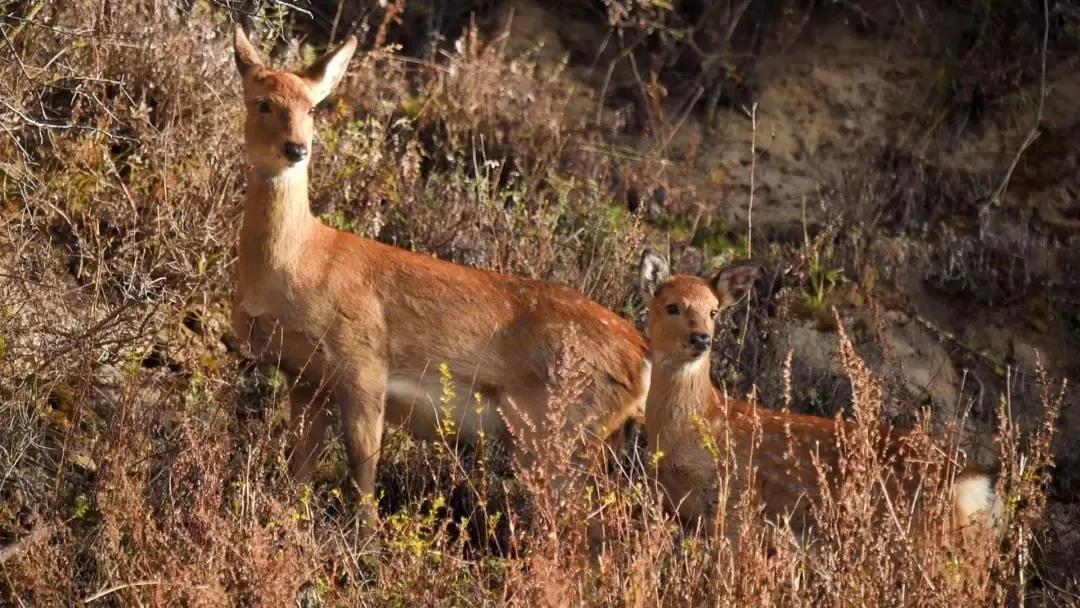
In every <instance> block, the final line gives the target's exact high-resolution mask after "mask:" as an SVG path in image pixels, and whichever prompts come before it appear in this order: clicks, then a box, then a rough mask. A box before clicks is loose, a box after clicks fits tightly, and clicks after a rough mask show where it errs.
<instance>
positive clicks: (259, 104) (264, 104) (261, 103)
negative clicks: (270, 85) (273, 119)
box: [255, 99, 270, 114]
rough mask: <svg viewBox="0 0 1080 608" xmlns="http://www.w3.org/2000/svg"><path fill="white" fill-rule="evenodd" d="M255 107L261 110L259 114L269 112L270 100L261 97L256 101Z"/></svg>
mask: <svg viewBox="0 0 1080 608" xmlns="http://www.w3.org/2000/svg"><path fill="white" fill-rule="evenodd" d="M255 109H256V110H258V111H259V114H269V113H270V102H269V101H266V100H265V99H260V100H258V101H256V102H255Z"/></svg>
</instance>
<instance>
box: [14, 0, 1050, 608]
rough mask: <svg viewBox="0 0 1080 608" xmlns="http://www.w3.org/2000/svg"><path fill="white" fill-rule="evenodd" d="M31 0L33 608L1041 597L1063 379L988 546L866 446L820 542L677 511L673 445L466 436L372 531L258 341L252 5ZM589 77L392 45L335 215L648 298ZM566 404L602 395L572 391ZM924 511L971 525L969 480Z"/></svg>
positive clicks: (24, 149) (412, 448) (481, 261)
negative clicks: (664, 475)
mask: <svg viewBox="0 0 1080 608" xmlns="http://www.w3.org/2000/svg"><path fill="white" fill-rule="evenodd" d="M0 7H2V8H3V9H4V13H5V15H4V17H3V20H2V21H0V28H2V29H3V32H4V35H5V41H4V44H5V45H6V46H7V47H8V51H10V52H12V53H13V56H12V59H13V60H12V61H4V62H0V83H2V84H0V101H2V103H3V107H2V108H0V126H2V131H0V188H2V191H3V207H2V209H0V232H2V234H3V238H0V303H2V309H0V424H2V425H3V427H2V432H0V541H2V543H0V544H2V545H3V548H0V596H2V597H3V598H4V603H6V604H8V605H13V606H22V605H25V606H57V605H73V604H76V603H80V602H86V603H91V604H98V605H163V606H164V605H170V606H171V605H213V606H217V605H264V606H282V605H293V604H296V605H302V606H319V605H375V606H382V605H447V604H453V605H504V604H505V605H529V606H533V605H552V606H562V605H568V604H602V605H608V604H613V605H630V606H639V605H640V606H644V605H670V606H685V605H704V604H713V605H729V604H735V603H739V604H741V603H746V602H755V603H758V604H776V605H806V606H810V605H815V606H816V605H897V604H910V605H942V606H944V605H950V606H955V605H987V604H998V605H1009V604H1014V603H1018V602H1021V601H1022V600H1023V598H1024V597H1025V593H1026V592H1027V590H1028V585H1029V577H1030V576H1031V572H1032V570H1031V559H1032V558H1031V555H1032V552H1031V548H1032V543H1033V542H1034V539H1035V538H1036V536H1035V535H1036V532H1037V529H1038V525H1039V520H1040V515H1041V511H1042V508H1043V505H1044V501H1045V496H1046V494H1045V489H1046V483H1047V480H1048V474H1049V469H1050V456H1049V444H1050V441H1051V438H1052V435H1053V428H1054V427H1053V421H1054V416H1055V415H1056V412H1057V408H1058V407H1059V405H1060V402H1061V397H1060V394H1059V392H1058V391H1057V389H1055V388H1054V387H1053V385H1052V383H1050V382H1049V381H1048V380H1046V379H1045V378H1044V387H1045V393H1044V395H1043V399H1042V401H1043V406H1044V411H1045V414H1044V415H1045V423H1044V424H1043V425H1042V426H1040V427H1039V428H1038V429H1037V430H1036V431H1035V432H1034V433H1033V434H1032V435H1031V436H1030V437H1028V436H1022V435H1021V433H1020V431H1019V430H1018V429H1017V428H1016V427H1015V426H1013V425H1012V423H1011V422H1010V420H1011V418H1010V416H1009V415H1008V414H1009V411H1008V404H1009V402H1008V397H1009V396H1008V395H1006V396H1005V398H1004V399H1003V401H1002V412H1001V415H1000V420H1001V429H1000V432H999V436H1000V437H1001V442H1000V452H1001V454H1000V460H1001V463H1002V473H1001V476H1000V480H1001V481H1000V482H999V489H1000V491H1001V492H1002V495H1003V496H1006V497H1007V498H1008V514H1009V520H1008V521H1009V525H1008V529H1007V531H1006V532H1005V535H1004V538H1002V539H1001V540H1000V542H998V543H987V544H985V545H983V546H980V547H978V548H977V549H976V551H975V554H974V555H966V554H961V553H959V552H958V551H957V549H956V548H955V547H953V546H951V545H950V544H949V543H947V542H944V541H943V540H942V539H941V537H940V535H936V532H935V530H936V529H935V528H934V527H932V526H930V527H928V526H921V527H920V526H917V525H916V524H915V523H914V520H913V519H912V518H911V517H909V516H907V515H905V512H903V511H902V510H900V511H893V512H888V513H886V514H883V513H882V511H881V510H880V509H878V508H876V507H875V508H871V505H876V504H877V503H876V502H875V501H876V500H878V499H879V498H874V497H875V489H874V486H873V483H872V479H873V476H872V475H871V473H872V469H867V468H865V467H870V466H871V463H867V462H862V461H860V458H862V456H860V454H863V453H864V452H865V450H863V451H860V449H859V446H860V444H859V442H860V441H862V440H863V439H862V438H860V437H858V436H855V437H848V438H845V439H844V441H850V442H851V448H850V453H851V454H852V456H851V458H852V470H853V471H858V470H860V469H859V467H860V466H862V467H864V468H863V469H861V470H862V471H863V473H862V474H852V475H851V485H850V486H845V488H844V490H843V491H844V493H843V494H842V495H841V496H837V497H833V498H832V499H830V500H826V501H824V502H823V503H822V504H821V505H819V507H818V509H817V511H816V514H817V520H818V522H820V523H819V527H818V529H817V533H816V534H815V535H814V536H813V537H812V538H810V539H801V538H795V537H794V536H793V535H792V534H791V533H790V532H788V531H785V530H784V529H783V527H782V526H781V527H779V528H778V527H775V526H773V525H770V524H768V523H766V522H764V521H763V520H762V519H761V518H760V517H759V516H758V515H757V514H756V512H755V511H754V510H753V508H752V507H753V502H752V500H750V498H751V497H745V499H744V497H734V499H733V500H732V501H730V505H731V506H730V508H731V509H732V510H733V511H732V514H731V515H734V516H735V517H736V519H737V520H738V521H739V522H740V525H739V526H738V528H737V532H735V533H733V534H730V535H727V536H720V537H715V538H709V537H705V536H703V535H700V534H698V533H697V532H696V531H693V530H689V531H687V530H683V529H682V528H681V527H680V526H679V525H678V523H677V522H675V521H673V520H671V518H670V517H669V516H668V515H667V514H665V513H664V511H663V509H662V508H661V507H660V505H661V504H662V502H663V501H662V500H661V499H662V494H661V492H662V490H661V489H660V488H658V487H656V486H655V484H654V483H652V482H651V481H650V476H649V474H648V471H649V468H650V462H649V458H648V456H647V455H646V454H645V453H644V452H642V451H641V449H640V446H636V445H635V444H633V443H630V444H628V445H626V446H623V447H622V448H620V449H616V450H615V451H613V452H611V453H609V454H608V456H609V458H608V459H607V466H606V467H604V468H602V469H601V470H593V471H588V473H589V474H588V475H587V476H586V477H585V479H587V480H588V481H587V482H585V483H580V484H574V485H571V486H570V489H569V490H559V491H557V490H556V489H555V488H556V487H561V486H558V485H557V484H552V483H550V481H551V480H550V478H546V477H545V476H542V475H536V474H533V473H534V472H533V471H521V470H515V469H514V466H513V465H512V464H511V463H510V462H509V459H508V458H507V457H506V455H505V453H504V449H503V447H502V446H499V445H496V444H494V443H492V442H481V443H480V444H478V445H475V446H468V447H461V446H458V445H457V444H456V442H455V441H454V440H453V437H452V429H451V430H448V431H447V434H446V435H445V436H444V438H443V440H442V441H436V442H431V443H428V444H421V443H418V442H416V441H414V440H412V439H410V438H408V437H405V436H401V435H399V434H396V433H391V434H390V436H389V439H388V442H387V445H386V447H385V448H384V451H385V453H384V457H383V462H384V465H383V466H382V467H381V470H380V476H379V488H380V491H381V498H380V508H381V511H382V513H383V522H382V525H381V528H380V529H379V530H378V532H377V536H378V539H377V540H378V542H372V541H373V539H372V538H370V537H369V536H368V534H367V533H366V532H363V531H361V529H360V526H359V523H358V522H357V520H356V515H357V511H356V509H355V508H354V505H353V504H352V501H353V498H354V496H353V495H352V494H351V492H350V490H349V489H348V484H347V481H346V479H347V475H346V473H345V467H344V464H343V458H342V456H341V454H340V450H337V449H334V450H331V451H330V453H329V454H328V455H327V456H326V457H325V458H324V460H323V462H321V463H320V467H319V469H318V474H317V476H316V480H315V481H314V482H313V483H312V484H310V485H306V486H301V487H298V486H296V485H295V484H293V483H291V482H290V481H289V480H288V479H287V476H286V474H285V470H286V467H285V464H284V461H285V454H286V453H287V447H288V446H287V445H285V438H286V436H287V433H286V425H287V423H286V421H285V420H284V419H283V412H284V410H285V409H287V408H284V407H282V406H281V404H280V401H282V400H283V399H284V395H285V394H286V391H285V388H286V385H285V383H286V382H287V381H288V380H287V379H285V378H282V377H281V376H280V375H278V374H277V373H276V372H274V371H273V370H270V369H267V368H265V367H262V366H259V365H258V364H256V363H255V362H253V361H251V360H247V359H245V358H244V356H243V355H242V354H240V353H239V351H238V350H237V349H235V348H234V344H233V341H232V340H231V338H230V336H229V335H228V329H227V328H228V313H227V310H228V306H227V302H228V298H229V295H230V285H231V281H232V269H231V264H232V261H233V259H234V253H233V250H232V247H233V240H234V235H235V233H236V229H237V226H238V217H239V210H240V205H239V200H240V198H241V191H242V188H243V179H242V170H243V160H242V153H241V152H242V151H241V146H240V137H239V134H240V107H241V106H240V103H239V93H238V90H237V89H238V87H237V84H236V78H235V75H234V68H233V64H232V57H231V50H230V48H229V46H228V44H227V42H226V40H227V38H226V36H224V35H223V33H224V32H226V31H228V28H227V25H226V20H227V15H226V14H225V13H224V12H222V11H220V10H219V9H218V8H216V7H215V6H213V5H212V4H209V3H198V2H196V3H190V4H173V3H167V2H154V1H149V0H148V1H146V2H130V3H115V2H97V1H93V0H74V1H72V2H67V3H48V2H40V1H36V2H35V1H29V2H2V1H0ZM263 16H264V17H265V16H266V15H263ZM267 46H269V45H267ZM577 94H578V93H577V92H575V91H572V90H570V89H569V88H567V87H565V86H564V85H562V84H560V83H559V81H558V80H554V79H551V78H548V77H541V76H540V75H539V74H538V72H537V70H536V67H535V66H533V65H530V63H529V62H528V61H527V60H522V59H519V58H507V57H504V56H503V55H502V54H501V53H500V50H499V47H498V45H487V44H485V43H484V42H483V41H482V40H481V39H480V37H479V36H478V35H477V33H476V31H475V30H471V31H469V32H467V33H466V34H465V36H464V37H463V38H462V39H461V41H460V42H459V43H458V44H457V45H456V47H455V51H453V52H451V53H448V55H447V56H446V57H445V58H443V60H441V61H439V62H437V63H428V62H424V63H415V62H412V61H406V60H404V59H402V58H400V57H398V56H396V55H395V54H394V53H393V48H392V47H382V48H374V49H373V50H371V51H370V52H369V53H367V54H366V55H365V56H364V57H362V58H361V59H359V60H358V61H356V62H354V64H353V66H352V68H351V70H350V75H349V76H348V78H347V81H346V83H345V86H344V89H343V91H342V92H341V94H340V95H338V96H337V97H335V98H334V99H333V100H331V101H330V102H328V103H327V104H325V107H322V108H320V110H319V115H318V118H317V123H318V125H319V129H320V132H319V134H318V135H317V137H316V147H317V150H316V153H315V156H316V159H315V161H314V169H313V204H314V206H315V210H316V211H317V212H318V213H319V214H321V215H322V216H323V217H324V219H325V220H326V221H328V222H330V223H333V224H335V225H338V226H339V227H342V228H345V229H350V230H354V231H356V232H360V233H364V234H366V235H368V236H372V237H377V238H380V239H381V240H384V241H388V242H391V243H394V244H396V245H398V246H401V247H406V248H413V249H417V250H421V251H427V252H432V253H435V254H438V255H440V256H441V257H445V258H448V259H453V260H456V261H460V262H465V263H469V264H474V265H478V266H483V267H488V268H494V269H498V270H503V271H508V272H517V273H521V274H525V275H529V276H534V277H542V278H553V279H557V280H560V281H562V282H565V283H568V284H571V285H574V286H576V287H578V288H579V289H582V290H583V291H585V292H586V293H588V294H589V295H590V296H592V297H594V298H596V299H598V300H599V301H601V302H602V303H604V304H606V305H609V306H612V307H614V308H616V309H620V310H623V309H628V308H633V300H632V296H631V293H632V290H631V287H630V286H631V284H632V280H631V275H632V274H633V267H634V262H635V261H636V260H637V256H638V253H639V251H640V248H641V245H642V243H643V242H644V240H645V239H646V236H647V227H646V226H645V224H644V222H643V217H642V213H643V212H642V211H638V212H630V211H628V210H627V208H626V207H625V206H624V205H622V204H620V203H619V202H618V201H615V200H613V195H612V194H611V192H612V191H613V190H614V189H615V188H614V186H613V182H614V181H615V174H616V172H617V170H618V169H620V167H618V163H619V161H618V159H616V158H614V157H613V156H612V155H610V154H607V153H605V152H603V150H606V149H607V148H606V147H604V146H584V145H582V142H584V141H587V140H588V138H589V137H590V136H591V135H590V131H589V130H588V129H585V128H584V126H583V125H582V124H580V123H578V122H574V120H572V119H570V118H568V114H567V112H566V107H567V105H568V104H572V103H573V102H574V99H575V97H574V96H575V95H577ZM598 150H600V151H598ZM622 169H625V168H622ZM670 203H671V205H673V208H679V206H680V205H681V204H684V202H680V201H670ZM843 363H844V368H845V370H846V373H847V374H848V375H849V377H850V381H851V382H852V384H853V386H854V387H855V388H856V390H855V391H854V392H855V395H856V397H855V402H854V404H853V407H854V409H855V410H858V411H864V410H865V411H868V412H876V411H878V410H877V409H876V408H879V407H880V404H879V403H876V402H875V399H877V397H875V395H876V394H877V393H876V392H875V391H874V390H869V389H866V390H864V389H863V388H860V387H872V386H873V385H874V382H875V379H874V378H873V376H872V374H870V372H868V371H867V370H866V368H865V367H864V366H863V365H861V363H860V360H859V359H858V357H857V356H856V355H855V354H854V353H853V352H848V354H847V355H846V356H845V359H844V362H843ZM568 365H571V366H572V362H568ZM566 373H572V370H568V371H567V372H566ZM447 382H448V388H447V390H452V387H453V379H452V378H448V379H447ZM563 400H564V401H563V405H565V406H572V402H573V396H572V395H567V396H564V398H563ZM551 423H552V424H555V423H557V421H551ZM946 443H947V442H946ZM936 445H937V444H935V443H934V442H932V441H930V440H929V439H927V441H926V447H925V449H926V450H927V458H938V459H942V458H944V457H943V456H942V452H939V451H937V450H938V448H937V447H935V446H936ZM531 447H532V450H533V451H534V453H535V454H537V455H538V456H539V457H542V458H543V459H546V461H548V462H552V463H563V464H564V466H565V467H573V466H578V465H579V464H580V462H579V461H577V460H575V459H572V458H571V457H570V453H571V451H572V450H573V447H574V444H573V442H567V441H566V440H565V436H558V435H555V436H553V437H552V438H551V439H550V440H549V441H548V442H546V443H542V444H540V445H536V446H531ZM946 447H947V448H948V447H950V446H946ZM946 451H947V452H948V453H951V451H949V450H946ZM860 462H861V464H860ZM557 473H561V472H558V471H557ZM908 499H909V500H915V498H914V497H908ZM918 500H919V501H921V503H925V505H927V506H926V508H928V509H931V510H933V509H935V508H936V509H938V510H939V512H945V511H944V509H945V506H944V505H946V504H947V501H948V498H947V496H944V495H938V494H933V493H931V494H930V495H927V496H921V497H918ZM720 516H721V517H728V516H729V514H728V513H722V514H720ZM596 528H601V529H603V533H604V534H603V537H604V539H605V542H604V545H603V547H602V548H600V549H597V547H596V545H595V543H594V542H593V541H594V540H595V539H594V538H591V537H590V530H595V529H596Z"/></svg>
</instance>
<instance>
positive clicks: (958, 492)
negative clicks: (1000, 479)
mask: <svg viewBox="0 0 1080 608" xmlns="http://www.w3.org/2000/svg"><path fill="white" fill-rule="evenodd" d="M953 496H954V499H953V500H954V504H955V505H956V510H957V513H958V514H959V515H960V518H961V520H962V521H961V522H959V523H960V525H966V524H968V523H970V522H971V520H972V518H973V517H975V516H976V515H978V514H979V513H984V514H985V515H986V516H987V517H989V518H990V519H991V521H990V522H989V523H992V524H995V525H996V523H997V522H998V521H1000V518H1001V515H1002V510H1003V509H1002V504H1001V501H999V500H998V499H997V497H996V496H994V486H993V484H992V483H990V478H989V477H987V476H986V475H974V476H971V477H965V478H963V479H960V480H959V481H957V482H956V485H955V486H954V487H953Z"/></svg>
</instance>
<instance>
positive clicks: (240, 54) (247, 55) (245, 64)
mask: <svg viewBox="0 0 1080 608" xmlns="http://www.w3.org/2000/svg"><path fill="white" fill-rule="evenodd" d="M233 53H234V54H235V56H236V69H237V70H239V71H240V77H241V78H246V77H247V75H248V74H250V73H251V71H252V70H253V69H255V68H258V67H262V64H263V62H262V60H261V59H259V54H258V53H257V52H255V47H253V46H251V42H250V41H249V40H248V37H247V34H245V33H244V28H243V27H242V26H241V25H240V24H239V23H237V24H236V27H235V28H233Z"/></svg>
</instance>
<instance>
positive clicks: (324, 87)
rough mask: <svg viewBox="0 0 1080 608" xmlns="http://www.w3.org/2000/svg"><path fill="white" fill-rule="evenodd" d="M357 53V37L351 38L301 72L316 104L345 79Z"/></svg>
mask: <svg viewBox="0 0 1080 608" xmlns="http://www.w3.org/2000/svg"><path fill="white" fill-rule="evenodd" d="M355 52H356V36H349V38H348V39H347V40H346V41H345V44H343V45H341V46H339V47H338V48H337V50H334V51H331V52H329V53H327V54H325V55H323V56H322V57H320V58H319V59H318V60H316V61H315V63H313V64H311V65H310V66H308V67H307V68H305V69H304V70H303V71H302V72H300V77H301V78H303V79H304V80H306V81H307V83H308V86H310V87H311V93H312V94H313V95H314V96H315V103H319V102H320V101H322V100H323V99H326V96H327V95H329V94H330V91H333V90H334V87H336V86H337V85H338V83H339V82H341V79H342V78H344V77H345V69H346V68H348V67H349V60H350V59H352V56H353V53H355Z"/></svg>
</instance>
